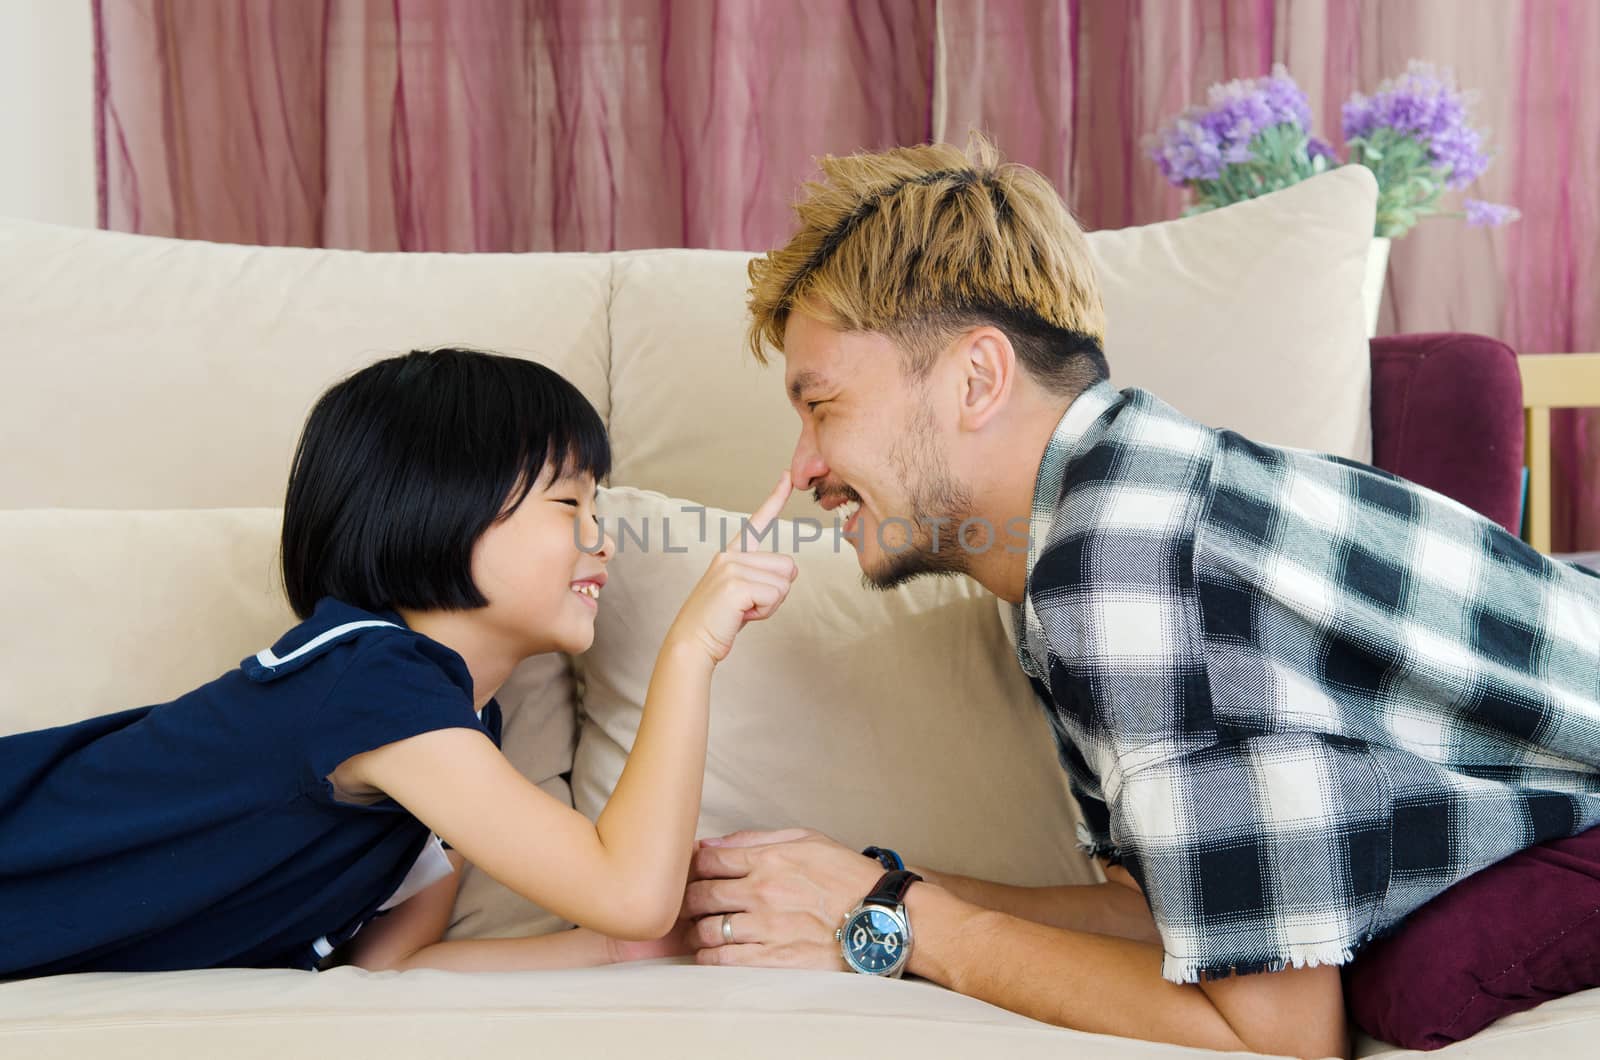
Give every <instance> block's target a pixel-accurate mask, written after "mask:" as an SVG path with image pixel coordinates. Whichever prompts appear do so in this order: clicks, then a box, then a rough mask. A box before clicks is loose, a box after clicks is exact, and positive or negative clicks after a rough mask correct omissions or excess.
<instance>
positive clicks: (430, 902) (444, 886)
mask: <svg viewBox="0 0 1600 1060" xmlns="http://www.w3.org/2000/svg"><path fill="white" fill-rule="evenodd" d="M445 854H446V855H447V856H448V857H449V858H450V864H451V866H452V867H453V868H454V869H455V871H454V872H452V873H451V874H450V875H449V876H448V877H446V878H445V879H442V880H440V881H439V882H438V883H435V884H434V885H433V886H431V887H429V888H427V889H426V890H423V891H419V892H417V893H416V894H414V895H412V896H411V897H410V898H408V899H406V900H405V901H404V902H401V903H400V904H399V905H397V906H395V907H394V908H393V909H391V910H389V912H387V913H385V914H384V915H383V916H381V917H377V918H376V919H374V920H371V921H369V922H368V923H367V924H366V926H365V927H363V928H362V929H361V930H360V931H359V932H357V933H356V936H355V938H353V939H351V940H350V941H349V942H347V943H346V944H345V945H344V946H342V947H340V950H339V953H338V954H336V955H335V957H334V958H333V960H332V962H331V963H334V964H351V965H354V966H355V967H357V968H365V969H367V970H368V971H374V972H377V971H403V970H405V969H407V968H444V969H449V970H452V971H462V972H514V971H529V970H534V969H540V968H580V967H586V966H588V965H594V964H614V963H617V962H620V961H633V960H642V959H644V958H647V957H671V956H675V955H678V954H684V953H691V952H693V951H692V950H691V949H690V948H689V946H688V943H687V940H685V939H684V938H683V937H682V930H681V928H680V930H678V931H675V932H674V933H673V934H672V935H669V936H667V937H666V938H662V939H657V940H654V941H651V942H622V941H619V940H617V939H613V938H607V937H606V936H605V935H601V934H598V933H597V932H593V931H589V930H587V929H585V928H577V929H575V930H571V931H558V932H554V933H552V934H549V935H535V936H530V937H527V938H510V939H457V940H454V941H451V942H445V941H442V940H443V937H444V933H445V931H446V929H448V928H449V926H450V911H451V909H452V908H453V907H454V906H455V900H456V891H457V890H458V889H459V888H460V885H461V871H462V869H463V868H464V867H465V865H466V859H465V858H463V857H462V856H461V855H460V854H459V853H457V852H456V851H454V850H447V851H445Z"/></svg>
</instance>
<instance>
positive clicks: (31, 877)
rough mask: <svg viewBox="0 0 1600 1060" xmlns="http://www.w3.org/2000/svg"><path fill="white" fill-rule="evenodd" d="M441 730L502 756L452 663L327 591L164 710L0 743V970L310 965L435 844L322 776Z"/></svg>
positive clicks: (434, 645) (490, 715)
mask: <svg viewBox="0 0 1600 1060" xmlns="http://www.w3.org/2000/svg"><path fill="white" fill-rule="evenodd" d="M446 728H467V729H476V730H478V731H480V732H483V733H485V734H486V735H487V736H488V737H489V738H490V739H491V740H492V741H493V742H494V744H495V746H496V747H498V746H500V708H499V706H498V704H496V703H495V702H494V701H493V700H491V701H490V702H489V703H488V704H487V705H486V706H485V707H484V709H483V712H482V715H481V716H480V715H479V714H478V713H476V712H475V711H474V710H473V696H472V677H471V674H470V673H469V672H468V670H467V666H466V663H465V662H464V661H463V660H462V658H461V656H460V655H458V654H457V653H456V652H455V651H453V650H452V649H450V648H447V647H445V646H444V645H442V644H439V643H438V642H436V641H433V640H430V639H429V638H428V637H425V636H423V635H422V634H420V633H415V632H413V631H411V630H409V629H407V628H406V627H405V624H404V622H403V621H402V619H401V618H400V616H399V615H397V614H394V613H392V612H382V613H376V614H374V613H370V612H367V611H362V610H360V609H357V608H354V607H350V606H349V605H347V604H343V603H340V602H339V601H337V600H334V599H331V598H329V599H324V600H323V601H321V602H320V603H319V604H318V605H317V607H316V610H315V612H314V614H313V615H312V616H311V617H310V618H309V619H307V620H306V621H305V622H303V623H301V624H300V625H298V626H296V627H295V628H294V629H292V630H290V631H289V632H288V633H286V634H285V635H284V636H283V637H282V638H281V639H280V640H279V641H278V642H277V643H276V644H274V645H273V646H272V647H271V648H269V649H264V650H263V651H261V652H259V653H258V654H257V655H254V656H251V657H250V658H248V659H245V660H244V661H243V662H242V663H241V664H240V666H239V668H238V669H235V670H231V671H229V672H228V673H226V674H224V675H223V676H221V677H219V678H217V679H216V680H215V681H212V682H210V683H209V684H206V685H203V686H201V687H200V688H197V689H195V690H194V691H193V692H190V693H188V694H187V695H184V696H181V697H179V698H178V699H175V700H173V701H171V702H170V703H162V704H159V705H156V706H149V707H139V708H137V709H134V710H125V711H122V712H120V713H116V714H108V715H105V716H103V717H97V718H90V719H88V720H86V721H82V722H79V723H77V724H75V725H65V726H60V727H58V728H53V729H42V730H39V731H37V732H28V733H20V734H18V735H15V736H8V737H4V738H0V978H15V977H26V976H38V975H52V974H57V973H62V972H84V971H160V970H170V969H180V968H211V967H250V968H302V969H314V968H316V967H317V964H318V962H319V961H320V960H321V958H322V957H323V956H325V955H326V954H327V953H328V952H330V951H331V950H332V948H333V947H335V946H337V945H338V944H339V943H341V942H343V941H344V940H346V939H348V938H349V937H350V936H352V935H354V934H355V933H356V932H357V931H358V930H360V928H361V926H362V925H363V924H364V923H366V922H367V921H368V920H370V919H371V918H372V917H373V916H375V915H379V909H380V906H383V905H384V904H385V901H386V899H388V898H390V897H391V896H393V895H395V894H396V891H397V890H398V889H399V887H400V885H401V883H402V882H403V881H405V880H406V878H407V875H408V872H409V871H410V870H411V868H412V867H413V864H414V863H417V862H418V860H419V857H420V856H421V855H422V854H423V852H424V850H425V849H426V848H427V847H428V846H429V845H430V844H432V843H436V840H434V838H433V837H432V834H431V833H430V831H429V829H428V827H427V826H426V825H424V824H422V822H420V821H418V820H417V819H416V818H415V817H413V816H412V815H411V814H410V813H409V812H408V811H407V810H406V809H405V808H404V807H402V806H401V805H400V804H398V803H396V802H395V801H394V800H392V799H390V798H387V797H384V798H382V799H380V800H379V801H377V802H374V803H371V804H369V805H359V804H355V803H348V802H343V801H340V800H338V799H336V798H335V795H334V790H333V786H332V784H331V783H330V782H329V781H328V780H327V777H328V775H329V774H331V773H332V772H333V771H334V769H335V768H337V767H338V765H339V764H340V763H341V762H343V761H344V760H345V759H347V758H349V757H351V756H352V755H356V754H360V753H361V752H363V751H369V750H372V749H373V748H375V747H381V746H383V745H385V744H389V743H393V742H395V741H397V740H404V739H406V738H408V737H411V736H415V735H417V734H419V733H424V732H431V731H434V730H437V729H446Z"/></svg>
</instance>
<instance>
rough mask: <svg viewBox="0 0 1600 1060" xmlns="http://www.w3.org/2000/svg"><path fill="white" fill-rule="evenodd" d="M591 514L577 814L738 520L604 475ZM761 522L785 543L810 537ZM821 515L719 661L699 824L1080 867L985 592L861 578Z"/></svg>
mask: <svg viewBox="0 0 1600 1060" xmlns="http://www.w3.org/2000/svg"><path fill="white" fill-rule="evenodd" d="M599 510H600V512H601V514H602V515H603V517H604V518H605V528H606V532H607V533H608V534H610V535H611V536H612V537H614V538H616V539H617V541H618V547H617V552H616V555H615V556H614V558H613V559H612V561H611V565H610V580H609V581H608V582H607V584H606V587H605V590H604V592H603V593H602V594H601V598H600V613H599V617H598V619H597V620H596V628H595V643H594V647H593V648H591V649H590V650H589V651H588V652H587V653H585V654H584V655H582V656H579V657H578V660H577V661H578V667H579V670H580V672H581V674H582V676H583V680H584V693H583V713H584V714H585V716H586V718H585V722H584V725H583V729H582V733H581V735H580V737H579V741H578V758H577V763H576V765H575V767H574V770H573V794H574V798H575V800H576V804H577V806H578V809H579V810H581V811H583V812H584V813H585V814H587V815H588V816H590V817H594V816H596V815H598V814H599V812H600V810H601V809H602V808H603V807H604V805H605V800H606V799H607V798H608V797H609V796H610V794H611V792H612V790H613V789H614V788H615V787H616V783H617V779H618V777H619V776H620V775H621V772H622V767H623V764H624V761H625V756H626V752H627V750H628V749H629V748H630V747H632V745H633V740H634V737H635V735H636V734H637V732H638V727H639V720H640V716H641V712H642V709H643V702H644V694H645V689H646V687H647V686H648V683H649V680H650V674H651V670H652V667H653V664H654V661H655V657H656V653H657V651H658V650H659V648H660V646H661V642H662V639H663V637H664V636H665V634H666V632H667V628H668V626H669V625H670V624H671V622H672V620H673V618H674V617H675V616H676V614H677V612H678V609H679V607H680V606H681V605H682V604H683V601H684V600H685V599H686V598H687V596H688V594H689V591H690V590H691V588H693V586H694V585H695V584H696V583H697V582H698V581H699V579H700V577H701V575H702V574H703V573H704V572H705V569H706V565H707V563H708V562H709V560H710V556H711V554H712V553H713V552H715V551H716V550H717V549H718V548H719V547H720V544H721V541H722V540H723V539H724V537H725V536H732V534H734V533H737V531H738V528H739V526H740V523H739V519H740V518H742V516H739V515H737V514H733V513H728V512H724V511H720V510H717V509H710V510H707V511H705V512H704V515H703V516H702V514H701V512H700V510H699V509H698V508H696V507H694V506H693V505H692V502H688V501H679V500H674V499H671V498H668V497H666V496H664V495H662V494H659V493H652V492H648V491H643V490H637V489H626V488H620V489H606V490H602V491H601V496H600V502H599ZM702 518H703V519H704V533H702ZM776 525H777V526H778V528H779V541H780V542H781V547H782V548H783V549H784V550H786V551H788V550H791V549H793V548H794V545H795V541H796V537H797V536H799V537H801V538H805V537H810V536H812V533H811V530H809V529H807V528H805V527H803V526H802V525H800V524H797V523H794V522H790V521H780V522H779V523H778V524H776ZM831 525H832V524H831V522H830V523H829V524H828V528H827V529H826V530H825V532H824V533H823V535H822V538H821V539H820V540H816V541H811V542H802V543H801V544H800V545H799V548H798V549H797V550H796V559H797V560H798V563H799V567H800V576H799V578H798V580H797V581H796V582H795V585H794V588H793V590H792V591H791V594H790V596H789V599H788V601H787V602H786V603H785V604H784V606H783V608H782V610H780V611H779V612H778V614H777V615H776V616H774V617H773V618H772V619H771V620H769V621H766V622H760V623H755V624H753V625H751V626H748V627H746V628H745V630H744V631H743V632H742V633H741V634H740V635H739V640H738V643H737V644H735V646H734V649H733V653H732V655H731V656H730V657H729V658H728V659H727V660H726V661H725V662H723V663H722V664H721V665H719V666H718V667H717V672H716V676H715V678H714V679H713V683H712V691H711V736H710V746H709V750H708V752H707V763H706V779H705V794H704V800H703V803H702V806H701V814H700V822H699V834H700V835H701V836H707V835H717V834H721V833H724V832H730V831H734V830H736V829H741V828H779V827H785V826H790V825H804V826H811V827H815V828H820V829H821V830H823V831H825V832H827V833H828V834H830V835H832V836H834V837H835V838H837V839H839V840H840V841H842V842H844V843H847V844H849V845H851V846H857V847H859V846H864V845H866V844H869V843H876V844H879V845H883V846H890V847H893V848H895V849H897V850H899V851H900V852H901V854H903V855H904V856H905V857H906V858H907V859H908V860H910V861H912V862H914V863H919V864H923V865H928V866H931V867H935V868H940V869H945V870H948V871H953V872H960V873H964V874H971V875H975V876H980V877H983V878H986V879H991V880H999V881H1004V882H1009V883H1015V884H1032V885H1042V884H1051V883H1089V882H1094V880H1095V879H1096V875H1095V871H1094V869H1093V867H1092V866H1091V864H1090V863H1089V861H1088V860H1087V859H1086V858H1085V857H1084V856H1083V854H1082V853H1081V852H1080V851H1079V850H1078V849H1077V846H1076V839H1075V834H1074V828H1075V823H1076V816H1075V807H1074V804H1073V802H1072V800H1071V797H1070V796H1069V795H1068V794H1067V791H1066V788H1065V781H1064V778H1063V774H1062V771H1061V769H1060V767H1059V766H1058V765H1057V762H1056V755H1055V747H1054V743H1053V741H1052V738H1051V734H1050V728H1049V724H1048V723H1047V721H1046V719H1045V715H1044V713H1043V711H1042V710H1041V709H1040V707H1039V705H1038V704H1037V702H1035V700H1034V697H1033V693H1032V690H1031V688H1030V686H1029V684H1028V682H1027V680H1026V678H1025V677H1024V676H1023V674H1022V672H1021V669H1020V668H1019V667H1018V665H1017V661H1016V657H1015V654H1014V652H1013V649H1012V647H1011V645H1010V643H1009V642H1008V641H1007V640H1006V637H1005V633H1004V632H1003V630H1002V628H1001V625H1000V619H999V615H998V609H997V608H996V606H995V598H994V597H993V596H991V595H990V594H988V593H987V592H985V591H984V590H983V589H982V588H981V587H980V586H978V585H977V583H976V582H973V581H970V580H968V579H966V578H947V579H925V580H921V581H917V582H914V583H912V584H911V585H908V586H904V587H902V588H900V589H897V590H895V591H893V592H887V593H883V592H877V591H869V590H867V589H865V588H863V587H862V585H861V578H860V569H859V567H858V565H857V562H856V557H855V554H854V552H853V551H852V549H851V546H850V544H849V542H847V541H844V540H842V539H836V538H835V535H834V534H833V532H832V530H831ZM624 526H626V532H624ZM724 528H726V532H725V531H724ZM663 535H665V536H663ZM641 539H646V540H645V544H644V545H643V546H641V543H640V542H641ZM680 550H681V551H680Z"/></svg>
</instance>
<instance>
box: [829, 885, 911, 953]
mask: <svg viewBox="0 0 1600 1060" xmlns="http://www.w3.org/2000/svg"><path fill="white" fill-rule="evenodd" d="M921 879H922V877H921V876H918V875H917V874H916V873H914V872H911V871H910V870H908V869H897V870H895V871H893V872H886V873H884V874H883V878H882V879H880V880H879V881H878V885H877V886H876V887H874V888H873V889H872V893H871V894H869V895H867V896H866V897H865V898H863V899H862V900H861V904H860V905H858V906H856V907H855V908H854V909H852V910H850V912H848V913H846V914H845V917H844V924H843V925H841V926H840V928H839V930H838V931H835V932H834V933H833V937H834V938H835V939H837V940H838V942H839V950H840V952H841V953H843V954H844V963H845V964H847V965H849V966H850V970H851V971H854V972H860V973H861V974H862V975H882V976H888V977H890V978H893V979H898V978H900V976H901V975H902V974H903V973H904V972H905V970H906V964H907V963H908V962H909V961H910V959H911V919H910V917H908V916H906V905H905V901H906V891H907V890H909V889H910V887H911V885H912V884H913V883H916V882H918V881H919V880H921Z"/></svg>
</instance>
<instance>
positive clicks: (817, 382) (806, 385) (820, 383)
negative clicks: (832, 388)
mask: <svg viewBox="0 0 1600 1060" xmlns="http://www.w3.org/2000/svg"><path fill="white" fill-rule="evenodd" d="M826 386H827V380H825V379H823V378H822V376H820V375H818V374H817V373H816V372H814V371H812V370H811V369H809V368H807V369H806V370H805V371H803V372H801V373H800V374H799V375H797V376H795V377H794V382H792V383H790V384H789V400H790V401H799V400H800V395H802V394H804V393H805V392H806V391H807V390H810V389H812V388H813V387H815V388H818V389H822V388H824V387H826Z"/></svg>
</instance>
